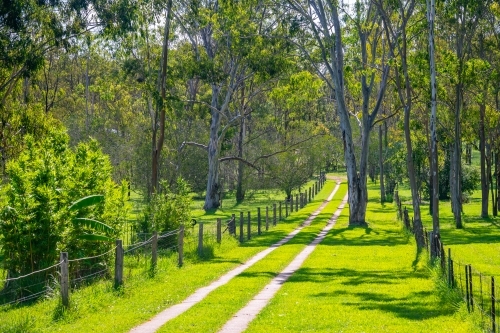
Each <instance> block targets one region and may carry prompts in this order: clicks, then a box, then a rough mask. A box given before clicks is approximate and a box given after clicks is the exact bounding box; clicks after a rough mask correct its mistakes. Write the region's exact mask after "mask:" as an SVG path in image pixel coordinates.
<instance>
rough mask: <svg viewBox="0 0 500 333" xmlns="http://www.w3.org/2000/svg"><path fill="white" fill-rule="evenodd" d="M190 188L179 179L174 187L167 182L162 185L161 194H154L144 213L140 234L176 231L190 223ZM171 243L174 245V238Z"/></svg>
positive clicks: (139, 227) (139, 226) (138, 227)
mask: <svg viewBox="0 0 500 333" xmlns="http://www.w3.org/2000/svg"><path fill="white" fill-rule="evenodd" d="M189 192H190V188H189V185H188V184H187V182H186V181H185V180H183V179H182V178H178V179H177V183H176V185H175V186H174V187H169V186H168V184H167V183H166V182H162V183H161V192H160V193H156V194H153V196H152V197H151V201H150V202H149V204H148V205H147V206H146V208H145V209H144V212H143V219H142V221H139V223H138V225H137V232H138V233H152V232H154V231H156V232H158V233H159V234H162V233H165V232H167V231H171V230H176V229H178V228H179V226H180V225H181V224H185V223H187V222H189V221H190V212H191V208H190V205H191V200H192V199H191V196H190V195H189ZM169 239H170V240H171V241H170V242H169V244H170V243H172V238H170V237H169Z"/></svg>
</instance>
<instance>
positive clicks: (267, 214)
mask: <svg viewBox="0 0 500 333" xmlns="http://www.w3.org/2000/svg"><path fill="white" fill-rule="evenodd" d="M268 230H269V206H266V231H268Z"/></svg>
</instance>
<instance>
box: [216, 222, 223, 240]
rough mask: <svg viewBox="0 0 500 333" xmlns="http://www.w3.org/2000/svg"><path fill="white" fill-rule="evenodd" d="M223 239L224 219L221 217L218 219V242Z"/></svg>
mask: <svg viewBox="0 0 500 333" xmlns="http://www.w3.org/2000/svg"><path fill="white" fill-rule="evenodd" d="M221 240H222V220H221V219H220V218H218V219H217V243H220V242H221Z"/></svg>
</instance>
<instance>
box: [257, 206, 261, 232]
mask: <svg viewBox="0 0 500 333" xmlns="http://www.w3.org/2000/svg"><path fill="white" fill-rule="evenodd" d="M260 226H261V219H260V207H258V208H257V234H258V235H259V236H260V234H261V231H260V229H261V227H260Z"/></svg>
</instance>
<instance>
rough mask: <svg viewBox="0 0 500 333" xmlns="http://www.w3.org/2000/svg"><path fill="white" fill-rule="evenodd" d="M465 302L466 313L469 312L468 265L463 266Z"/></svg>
mask: <svg viewBox="0 0 500 333" xmlns="http://www.w3.org/2000/svg"><path fill="white" fill-rule="evenodd" d="M465 300H466V301H467V311H468V312H470V296H469V265H465Z"/></svg>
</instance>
